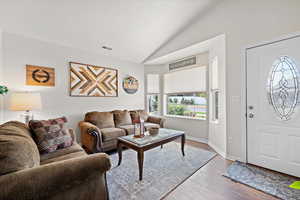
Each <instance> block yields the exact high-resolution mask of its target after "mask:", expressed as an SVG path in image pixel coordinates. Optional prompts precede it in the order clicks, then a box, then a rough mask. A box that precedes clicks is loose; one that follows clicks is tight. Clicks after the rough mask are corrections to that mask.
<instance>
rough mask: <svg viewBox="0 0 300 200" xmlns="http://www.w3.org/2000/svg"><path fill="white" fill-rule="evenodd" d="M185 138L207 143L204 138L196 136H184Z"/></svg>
mask: <svg viewBox="0 0 300 200" xmlns="http://www.w3.org/2000/svg"><path fill="white" fill-rule="evenodd" d="M186 139H188V140H192V141H195V142H200V143H204V144H207V143H208V140H207V139H206V138H196V137H191V136H186Z"/></svg>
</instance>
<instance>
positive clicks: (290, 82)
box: [267, 56, 299, 120]
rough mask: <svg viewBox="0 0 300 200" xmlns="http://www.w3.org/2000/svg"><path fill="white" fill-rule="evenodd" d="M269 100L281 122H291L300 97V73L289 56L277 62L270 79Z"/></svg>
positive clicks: (268, 86)
mask: <svg viewBox="0 0 300 200" xmlns="http://www.w3.org/2000/svg"><path fill="white" fill-rule="evenodd" d="M267 91H268V98H269V102H270V104H271V105H272V107H273V109H274V111H275V113H276V114H277V116H278V117H279V119H280V120H289V119H291V117H292V115H293V114H294V112H295V108H296V106H297V103H298V97H299V72H298V69H297V66H296V63H295V62H294V61H293V60H292V59H291V58H289V57H288V56H282V57H280V58H278V59H276V60H275V62H274V63H273V66H272V68H271V71H270V74H269V77H268V85H267Z"/></svg>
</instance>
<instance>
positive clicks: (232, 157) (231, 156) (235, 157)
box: [226, 154, 245, 162]
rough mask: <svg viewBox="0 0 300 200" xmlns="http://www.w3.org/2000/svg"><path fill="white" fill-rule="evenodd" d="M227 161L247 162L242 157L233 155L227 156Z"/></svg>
mask: <svg viewBox="0 0 300 200" xmlns="http://www.w3.org/2000/svg"><path fill="white" fill-rule="evenodd" d="M226 159H227V160H231V161H237V160H238V161H241V162H245V161H243V160H242V159H241V158H240V157H238V156H233V155H228V154H227V155H226Z"/></svg>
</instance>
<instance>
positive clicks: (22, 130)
mask: <svg viewBox="0 0 300 200" xmlns="http://www.w3.org/2000/svg"><path fill="white" fill-rule="evenodd" d="M30 135H31V133H30V131H29V129H28V127H27V126H26V125H25V124H23V123H20V122H7V123H5V124H3V125H1V126H0V175H3V174H7V173H11V172H15V171H19V170H23V169H28V168H32V167H37V166H39V165H40V155H39V151H38V148H37V146H36V144H35V142H34V141H33V139H32V138H31V136H30Z"/></svg>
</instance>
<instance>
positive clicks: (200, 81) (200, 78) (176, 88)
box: [164, 66, 207, 93]
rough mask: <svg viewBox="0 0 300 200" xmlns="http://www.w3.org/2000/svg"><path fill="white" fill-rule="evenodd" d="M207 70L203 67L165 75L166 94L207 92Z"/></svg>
mask: <svg viewBox="0 0 300 200" xmlns="http://www.w3.org/2000/svg"><path fill="white" fill-rule="evenodd" d="M206 70H207V68H206V67H205V66H203V67H195V68H191V69H185V70H181V71H175V72H170V73H168V74H165V75H164V88H165V93H182V92H202V91H206Z"/></svg>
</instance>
